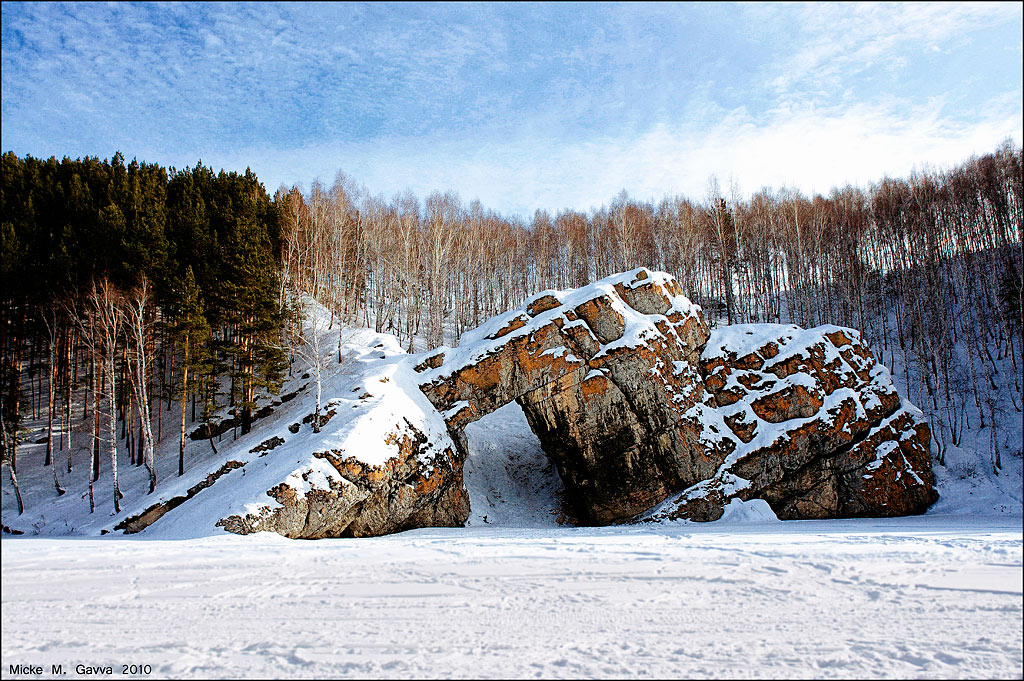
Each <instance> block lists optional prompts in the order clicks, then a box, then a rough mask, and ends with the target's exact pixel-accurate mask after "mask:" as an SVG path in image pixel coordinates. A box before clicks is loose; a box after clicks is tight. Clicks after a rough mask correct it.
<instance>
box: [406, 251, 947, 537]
mask: <svg viewBox="0 0 1024 681" xmlns="http://www.w3.org/2000/svg"><path fill="white" fill-rule="evenodd" d="M415 369H416V371H418V372H420V373H421V375H422V378H421V385H420V388H421V390H422V391H423V392H424V393H425V394H426V395H427V397H428V398H429V399H430V401H431V402H432V403H433V404H434V406H435V407H436V408H437V409H438V411H439V412H440V413H441V414H442V415H443V416H444V418H445V421H446V422H447V424H448V428H449V430H450V431H451V432H452V435H453V439H454V441H455V442H456V444H457V446H458V447H459V448H460V449H463V450H464V449H465V445H464V438H463V437H462V435H461V433H462V429H463V428H464V427H465V426H466V425H467V424H469V423H472V422H473V421H476V420H477V419H479V418H481V417H482V416H484V415H486V414H487V413H490V412H491V411H494V410H495V409H497V408H499V407H501V406H502V405H504V404H507V403H509V402H511V401H513V400H515V401H516V402H518V403H519V404H520V405H521V406H522V408H523V411H524V412H525V414H526V417H527V420H528V422H529V423H530V426H531V428H532V429H533V430H534V432H535V433H536V434H537V436H538V437H539V438H540V441H541V444H542V446H543V448H544V451H545V452H546V453H547V455H548V456H549V457H550V458H551V459H552V460H553V461H554V463H555V465H556V466H557V468H558V471H559V474H560V475H561V477H562V480H563V481H564V483H565V493H566V499H567V500H568V501H569V502H570V503H571V504H572V505H573V507H574V511H575V514H576V515H577V517H579V518H580V519H582V520H583V521H585V522H589V523H594V524H608V523H611V522H617V521H623V520H628V519H631V518H633V517H635V516H637V515H638V514H644V513H645V512H647V511H649V509H651V508H652V507H653V506H655V505H658V504H660V503H661V502H664V501H665V500H666V499H670V497H671V499H670V500H669V501H668V502H667V503H666V504H663V505H662V506H660V507H659V508H658V509H657V510H656V511H654V512H653V513H647V514H646V517H648V518H650V517H655V518H691V519H697V520H714V519H716V518H719V517H721V515H722V513H723V508H724V507H725V506H726V504H728V503H729V501H730V500H731V499H734V498H737V499H740V500H743V501H747V500H752V499H759V498H760V499H765V500H766V501H767V502H768V504H769V505H770V506H771V508H772V510H773V512H774V513H775V514H777V516H778V517H780V518H825V517H847V516H859V515H868V516H888V515H904V514H909V513H922V512H924V510H926V509H927V507H928V506H929V505H930V504H931V503H932V502H933V501H934V500H935V491H934V483H933V479H932V476H931V470H930V460H929V456H928V447H929V440H930V434H929V431H928V426H927V424H926V423H925V421H924V419H923V418H922V416H921V414H920V412H918V410H917V409H916V408H914V407H913V405H909V404H903V403H901V400H900V397H899V395H898V394H897V392H896V390H895V388H894V387H893V385H892V381H891V380H890V377H889V375H888V372H887V371H886V369H885V368H884V367H883V366H881V365H879V364H877V363H876V362H875V360H874V358H873V357H872V355H871V353H870V351H869V350H868V348H867V347H866V346H865V345H864V344H863V343H862V342H861V340H860V335H859V334H858V333H857V332H856V331H853V330H851V329H844V328H841V327H836V326H823V327H818V328H816V329H809V330H804V329H800V328H798V327H795V326H780V325H770V324H759V325H740V326H732V327H726V328H724V329H720V330H717V331H716V332H715V333H713V334H712V333H710V332H709V330H708V327H707V325H706V324H705V322H704V318H703V315H702V313H701V310H700V308H699V307H698V306H696V305H694V304H692V303H691V302H690V301H689V300H687V299H686V297H685V296H683V295H682V291H681V290H680V289H679V286H678V284H677V283H676V282H675V280H674V279H673V278H672V277H671V276H669V275H667V274H664V273H660V272H648V271H647V270H644V269H637V270H633V271H631V272H627V273H624V274H618V275H614V276H612V277H608V278H606V279H603V280H601V281H599V282H596V283H594V284H591V285H590V286H586V287H584V288H580V289H575V290H570V291H545V292H543V293H540V294H538V295H536V296H534V297H533V298H531V299H530V300H528V301H527V302H526V304H524V305H523V306H522V307H521V308H519V309H517V310H513V311H511V312H508V313H505V314H503V315H499V316H498V317H495V318H493V319H491V320H490V321H488V322H486V323H485V324H484V325H483V326H481V327H480V328H478V329H476V330H474V331H472V332H469V333H467V334H465V335H464V336H463V339H462V341H461V343H460V344H459V346H458V347H456V348H441V349H439V350H437V351H435V352H433V353H431V354H428V355H427V356H426V357H424V358H423V360H422V361H421V362H420V363H419V364H417V365H416V367H415ZM680 493H682V494H680Z"/></svg>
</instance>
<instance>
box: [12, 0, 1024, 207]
mask: <svg viewBox="0 0 1024 681" xmlns="http://www.w3.org/2000/svg"><path fill="white" fill-rule="evenodd" d="M1022 32H1024V24H1022V4H1021V3H997V4H985V3H953V4H940V3H925V4H916V3H884V4H870V3H859V2H858V3H850V4H845V3H843V4H820V3H813V4H789V3H787V4H714V3H707V4H705V3H694V4H689V3H684V4H669V3H657V4H650V5H644V4H634V3H628V4H591V3H585V4H571V3H552V4H521V3H515V4H490V3H481V4H447V3H445V4H431V3H422V4H421V3H395V4H384V3H379V4H378V3H372V4H353V3H328V4H315V3H314V4H302V3H282V4H273V3H255V4H245V3H230V4H214V3H197V4H190V3H184V4H165V3H136V4H132V3H70V4H58V3H28V2H4V3H2V41H3V42H2V51H0V52H2V72H0V73H2V128H0V129H2V133H0V137H2V139H0V142H2V144H0V146H2V150H3V151H4V152H6V151H13V152H15V153H16V154H17V155H19V156H24V155H25V154H31V155H33V156H36V157H43V158H48V157H50V156H56V157H57V158H61V157H63V156H70V157H71V158H77V157H80V156H86V155H89V156H99V157H100V158H107V157H110V156H112V155H113V154H114V152H115V151H118V150H120V151H121V152H122V153H123V154H124V155H125V156H126V157H127V158H128V159H131V158H133V157H137V158H138V159H139V160H144V161H148V162H156V163H160V164H162V165H165V166H174V167H177V168H183V167H186V166H191V165H195V163H196V162H197V161H199V160H202V162H203V163H205V164H206V165H209V166H213V167H214V168H215V169H220V168H225V169H228V170H239V171H243V170H245V168H246V167H251V168H252V170H253V171H254V172H255V173H256V174H257V175H258V176H259V178H260V179H261V181H262V182H263V183H264V185H265V186H266V188H267V190H268V191H269V192H271V193H273V192H274V191H275V190H276V189H277V188H278V187H279V186H280V185H281V184H285V185H288V186H291V185H293V184H298V185H299V186H301V187H303V188H305V189H308V188H309V187H310V186H311V184H312V182H313V181H314V180H316V179H319V180H320V181H322V182H324V183H325V184H327V185H330V184H331V183H332V182H333V181H334V178H335V177H336V174H337V173H338V171H339V170H341V171H344V172H345V173H346V174H347V175H348V176H349V177H351V178H353V179H354V180H355V181H356V182H357V183H359V184H362V185H364V186H365V187H366V188H367V189H368V190H369V191H370V192H371V193H373V194H380V195H383V196H384V197H385V198H390V197H392V196H394V195H395V194H397V193H398V192H401V191H403V190H405V189H411V190H412V191H413V192H414V193H415V194H416V195H418V196H419V197H420V198H421V199H422V198H424V197H425V196H426V195H427V194H429V193H430V192H432V191H435V190H441V191H444V190H455V191H457V192H458V193H459V195H460V196H461V198H462V199H463V201H465V202H469V201H472V200H473V199H479V200H480V201H481V202H482V203H483V205H484V206H486V207H488V208H491V209H495V210H498V211H500V212H502V213H505V214H513V213H518V214H520V215H522V216H524V217H529V216H532V214H533V211H534V210H536V209H545V210H548V211H550V212H551V213H556V212H557V211H558V210H560V209H564V208H573V209H577V210H584V211H585V210H588V209H590V208H594V207H598V206H601V205H604V204H607V203H609V202H610V201H611V200H612V199H613V198H614V197H615V196H616V195H617V194H618V193H619V192H620V191H621V190H623V189H624V190H626V191H627V192H628V193H629V194H630V195H631V196H633V197H634V198H638V199H642V200H655V201H657V200H660V199H661V198H664V197H666V196H669V195H673V194H684V195H686V196H689V197H691V198H694V199H702V198H704V197H706V196H707V193H708V187H709V178H710V177H711V176H712V175H713V176H715V177H717V179H718V181H719V183H720V185H721V187H722V188H723V190H724V191H726V192H729V191H732V190H735V191H736V192H737V193H738V194H739V195H741V196H744V195H749V194H750V193H752V192H754V191H757V190H759V189H760V188H761V187H763V186H770V187H774V188H780V187H783V186H785V187H791V188H795V189H799V190H801V191H803V192H805V193H808V194H809V193H812V192H821V193H827V192H828V191H829V190H830V189H831V188H832V187H834V186H841V185H843V184H846V183H848V182H849V183H852V184H860V185H867V184H868V183H870V182H872V181H877V180H879V179H880V178H881V177H883V176H884V175H889V176H901V175H906V174H908V173H910V172H911V171H913V170H915V169H925V168H932V169H942V168H946V167H951V166H953V165H956V164H958V163H960V162H961V161H963V160H965V159H966V158H968V157H970V156H971V155H973V154H982V153H986V152H991V151H993V150H994V149H995V148H996V147H997V146H998V145H999V144H1000V143H1002V142H1003V141H1004V140H1006V139H1007V138H1011V139H1012V140H1013V141H1014V142H1015V143H1016V144H1017V145H1020V144H1021V140H1022V137H1024V132H1022V126H1024V123H1022V67H1021V64H1022V57H1024V52H1022Z"/></svg>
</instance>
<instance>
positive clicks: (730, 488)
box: [646, 324, 937, 520]
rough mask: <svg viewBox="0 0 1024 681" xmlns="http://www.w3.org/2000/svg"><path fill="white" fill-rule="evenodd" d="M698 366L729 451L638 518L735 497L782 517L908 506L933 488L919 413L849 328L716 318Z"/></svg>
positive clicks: (924, 502) (930, 498)
mask: <svg viewBox="0 0 1024 681" xmlns="http://www.w3.org/2000/svg"><path fill="white" fill-rule="evenodd" d="M701 373H702V375H703V376H704V377H705V379H704V385H705V388H706V389H707V390H708V394H709V400H708V403H709V404H710V405H713V406H714V407H715V410H716V412H717V414H718V415H719V416H720V417H721V421H722V423H723V424H724V426H725V428H722V427H718V428H716V430H718V431H719V432H721V433H722V434H723V436H724V437H723V438H722V441H723V443H724V446H725V448H726V449H727V450H728V452H729V453H728V455H727V456H726V457H725V458H724V459H723V460H722V461H721V462H720V464H719V466H718V469H717V471H716V473H715V474H714V475H713V476H711V477H709V478H708V479H707V480H705V481H702V482H700V483H698V484H696V485H694V486H692V487H690V488H688V489H686V490H684V491H683V492H682V493H681V494H679V495H674V496H673V497H671V498H670V499H669V500H668V501H667V502H666V503H665V504H663V505H662V506H661V507H660V508H658V509H656V510H655V511H653V512H650V513H648V514H646V517H647V518H665V517H667V518H692V519H695V520H715V519H717V518H718V517H720V516H721V515H722V507H723V506H724V505H725V504H726V503H728V501H729V499H730V498H732V497H736V498H739V499H742V500H750V499H755V498H760V499H764V500H766V501H767V502H768V503H769V505H770V506H771V507H772V510H773V511H774V512H775V514H776V515H777V516H778V517H779V518H783V519H796V518H837V517H856V516H895V515H909V514H915V513H923V512H924V511H925V510H926V509H927V508H928V506H930V505H931V504H932V503H933V502H934V501H935V500H936V498H937V494H936V492H935V489H934V479H933V477H932V473H931V463H930V461H931V460H930V456H929V443H930V439H931V434H930V432H929V430H928V425H927V423H926V422H925V421H924V418H923V416H922V415H921V412H920V411H918V410H917V409H916V408H915V407H914V406H913V405H911V404H909V403H903V402H901V400H900V397H899V395H898V394H897V393H896V390H895V388H894V387H893V385H892V381H891V379H890V377H889V373H888V371H887V370H886V369H885V367H883V366H881V365H879V364H877V363H876V362H875V360H874V357H872V355H871V352H870V351H869V350H868V348H867V347H866V346H865V345H864V343H863V342H862V341H861V339H860V334H858V333H857V332H856V331H853V330H851V329H844V328H841V327H837V326H823V327H818V328H815V329H807V330H804V329H800V328H798V327H796V326H783V325H777V324H754V325H737V326H732V327H725V328H723V329H718V330H716V331H715V332H714V333H713V334H711V338H710V340H709V342H708V344H707V346H706V347H705V349H704V352H703V353H702V356H701ZM709 427H710V425H709Z"/></svg>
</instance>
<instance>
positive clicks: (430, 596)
mask: <svg viewBox="0 0 1024 681" xmlns="http://www.w3.org/2000/svg"><path fill="white" fill-rule="evenodd" d="M1021 579H1022V555H1021V524H1020V519H1019V518H1016V519H1011V518H1006V517H1002V518H998V517H988V518H981V519H979V518H953V517H949V516H946V517H938V516H923V517H916V518H903V519H890V520H860V521H803V522H795V521H793V522H786V523H780V522H774V523H763V524H751V523H738V524H729V523H724V524H723V523H715V524H709V525H696V524H695V525H678V524H677V525H661V526H656V525H646V526H631V527H618V528H600V529H592V528H586V529H584V528H565V527H556V528H544V529H540V528H535V529H495V528H493V527H471V528H466V529H444V530H417V531H413V532H407V533H403V534H400V535H392V536H389V537H382V538H377V539H339V540H321V541H316V542H302V541H292V540H288V539H283V538H281V537H279V536H277V535H271V534H267V533H263V534H260V535H254V536H247V537H237V536H216V537H207V538H204V539H193V540H189V541H168V540H151V539H150V540H147V539H145V538H143V537H141V536H140V537H138V538H119V539H117V540H113V541H111V540H109V539H91V538H81V539H44V538H30V537H18V538H6V539H4V540H3V632H4V635H3V644H2V665H3V667H2V669H3V677H4V678H8V677H9V676H10V674H9V665H11V664H34V665H35V664H38V665H43V666H44V669H45V670H46V672H50V670H51V667H50V665H53V664H59V665H63V667H64V669H65V670H71V671H72V674H71V675H72V676H73V677H74V676H75V674H74V673H73V670H74V666H75V665H76V664H85V665H93V666H100V665H102V666H105V665H112V666H113V668H114V669H113V671H114V674H113V675H114V676H119V675H120V672H121V670H122V667H121V665H125V664H141V665H151V666H152V674H151V676H152V677H157V678H166V677H199V678H217V677H249V678H257V677H266V678H274V677H276V678H282V677H283V678H287V677H307V678H312V677H321V678H332V677H335V678H340V677H384V678H422V677H455V678H459V677H470V678H481V677H489V678H503V677H510V678H522V677H543V678H560V677H575V678H578V677H593V678H607V677H644V678H684V677H731V678H754V677H759V678H772V677H775V678H778V677H783V678H797V677H843V678H868V677H888V678H910V677H919V678H924V677H927V678H961V677H964V678H967V677H973V678H1013V677H1016V678H1020V676H1021V665H1022V639H1021V636H1022V634H1021V631H1022V629H1021V627H1022V619H1021V616H1022V594H1021ZM11 678H13V677H11Z"/></svg>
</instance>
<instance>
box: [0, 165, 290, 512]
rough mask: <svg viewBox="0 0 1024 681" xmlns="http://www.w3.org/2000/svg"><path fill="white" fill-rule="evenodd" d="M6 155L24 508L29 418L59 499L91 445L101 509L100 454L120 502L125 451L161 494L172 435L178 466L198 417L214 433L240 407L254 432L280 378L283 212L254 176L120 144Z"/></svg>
mask: <svg viewBox="0 0 1024 681" xmlns="http://www.w3.org/2000/svg"><path fill="white" fill-rule="evenodd" d="M0 164H2V168H0V172H2V178H3V182H2V190H0V191H2V193H0V215H2V223H0V253H2V270H0V290H2V294H0V319H2V324H0V356H2V364H0V427H2V435H3V454H4V463H5V464H7V465H8V466H9V467H10V475H11V478H12V480H13V481H15V488H16V491H17V492H18V497H19V498H18V502H19V508H20V506H21V498H20V490H17V484H16V480H17V477H16V476H17V468H18V444H19V440H20V439H21V435H22V434H21V432H20V431H21V427H22V425H23V423H24V421H25V420H27V419H36V420H38V419H45V420H46V423H47V429H46V430H47V439H46V453H45V459H44V460H43V461H42V462H41V463H42V464H43V465H44V466H51V467H52V469H53V482H54V487H55V490H56V493H57V494H58V495H60V494H63V493H64V490H63V489H62V486H61V484H60V480H59V477H58V474H57V469H58V467H66V471H67V472H68V473H70V472H71V470H72V467H73V465H74V457H73V453H74V451H75V446H76V445H78V446H81V445H82V444H83V443H84V444H85V446H86V447H88V448H89V449H90V450H91V455H90V456H89V457H88V458H89V466H90V474H89V481H90V485H89V492H90V493H89V504H90V510H92V509H93V508H94V507H95V499H94V494H93V483H94V482H95V481H96V480H98V479H99V476H100V471H101V469H102V468H103V467H104V461H106V462H107V465H108V467H109V471H110V475H111V476H112V479H113V490H114V491H113V506H114V508H115V510H119V507H120V505H119V500H120V498H121V497H122V495H121V492H120V490H119V486H118V469H117V466H118V461H119V459H120V458H121V457H122V456H123V454H124V453H125V450H126V453H127V454H128V460H129V462H130V464H131V465H137V466H143V465H144V466H146V468H147V469H148V472H149V480H150V483H149V489H150V491H151V492H152V491H153V489H154V488H155V486H156V484H157V475H156V467H155V465H154V461H153V457H154V453H153V452H154V444H155V442H157V441H159V440H161V439H162V438H163V436H164V433H165V431H170V432H176V433H177V436H178V438H179V462H178V474H179V475H181V474H182V473H183V472H184V449H185V431H186V418H187V415H188V412H189V411H191V420H192V421H195V420H196V419H197V409H198V411H199V412H200V413H199V416H198V418H200V419H202V420H203V421H204V423H206V424H207V429H208V430H212V429H211V428H210V421H211V420H212V419H214V418H215V416H216V414H217V412H218V409H219V408H221V407H223V406H231V407H233V408H234V409H235V410H236V411H237V413H238V418H237V419H236V421H237V422H238V423H239V425H240V426H241V428H242V429H243V431H246V430H248V428H249V427H250V424H251V421H252V409H253V407H254V405H255V400H256V396H257V393H258V391H259V390H261V389H271V390H273V389H275V387H276V386H277V385H278V384H279V382H280V380H281V377H282V372H283V370H284V368H285V367H286V360H285V350H284V349H283V348H282V346H281V343H280V330H281V328H282V325H283V322H284V318H283V315H282V311H281V310H280V309H279V307H278V300H279V296H278V289H279V280H280V277H279V259H278V258H279V254H280V242H281V233H280V226H279V219H278V213H277V207H276V205H275V204H274V202H273V201H271V199H270V197H269V196H268V195H267V192H266V190H265V189H264V188H263V186H262V185H261V184H260V183H259V181H258V179H257V178H256V176H255V175H254V174H253V173H252V172H250V171H248V170H247V171H246V172H245V173H244V174H239V173H226V172H223V171H221V172H220V173H218V174H214V172H213V171H212V169H210V168H207V167H205V166H203V165H202V164H201V163H199V164H197V165H196V166H195V167H193V168H184V169H182V170H177V169H175V168H171V169H166V168H163V167H161V166H159V165H156V164H149V163H139V162H138V161H136V160H133V161H132V162H131V163H129V164H127V165H126V164H125V162H124V157H123V156H122V155H121V154H120V153H118V154H115V155H114V157H113V158H111V159H109V160H104V161H101V160H99V159H98V158H93V157H87V158H83V159H77V160H71V159H68V158H66V157H65V158H64V159H63V160H62V161H57V160H56V159H55V158H50V159H49V160H41V159H36V158H33V157H32V156H26V157H25V158H19V157H17V156H15V155H14V154H13V153H11V152H8V153H6V154H4V155H3V157H2V159H0ZM175 408H176V409H175ZM165 412H176V416H175V414H174V413H168V414H166V415H165ZM165 421H166V422H167V423H165ZM73 436H77V442H72V437H73ZM55 437H56V439H55ZM212 444H213V441H212V439H211V445H212ZM119 445H122V446H123V448H124V449H122V450H121V451H120V452H119V450H118V447H119ZM62 453H63V454H66V456H64V455H62ZM58 457H60V458H61V461H60V462H59V463H58Z"/></svg>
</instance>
